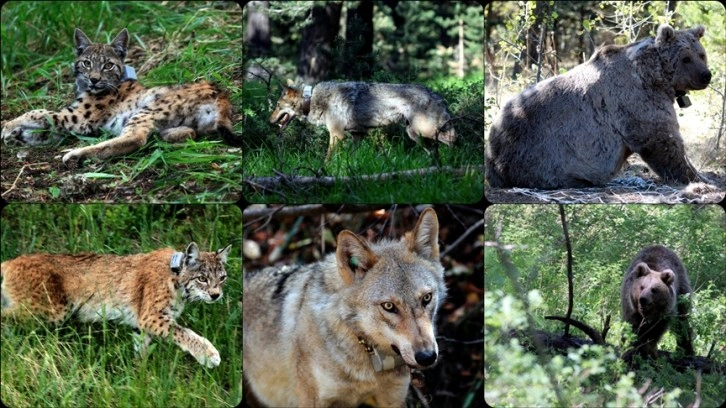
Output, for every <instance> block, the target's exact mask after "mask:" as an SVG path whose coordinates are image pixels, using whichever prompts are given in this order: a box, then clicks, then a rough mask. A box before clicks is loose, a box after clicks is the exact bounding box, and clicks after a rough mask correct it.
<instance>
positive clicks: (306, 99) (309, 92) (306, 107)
mask: <svg viewBox="0 0 726 408" xmlns="http://www.w3.org/2000/svg"><path fill="white" fill-rule="evenodd" d="M312 97H313V86H312V85H303V115H305V116H307V114H308V113H309V112H310V99H311V98H312Z"/></svg>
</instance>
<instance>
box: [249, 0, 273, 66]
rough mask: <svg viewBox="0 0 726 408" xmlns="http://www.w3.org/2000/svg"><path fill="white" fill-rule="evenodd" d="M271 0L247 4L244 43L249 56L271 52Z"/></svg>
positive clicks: (258, 55)
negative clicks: (269, 11)
mask: <svg viewBox="0 0 726 408" xmlns="http://www.w3.org/2000/svg"><path fill="white" fill-rule="evenodd" d="M269 8H270V2H269V1H251V2H249V3H248V4H247V29H246V30H245V38H244V43H245V46H246V47H247V55H246V57H248V58H256V57H261V56H265V55H269V54H270V16H269V14H268V10H269Z"/></svg>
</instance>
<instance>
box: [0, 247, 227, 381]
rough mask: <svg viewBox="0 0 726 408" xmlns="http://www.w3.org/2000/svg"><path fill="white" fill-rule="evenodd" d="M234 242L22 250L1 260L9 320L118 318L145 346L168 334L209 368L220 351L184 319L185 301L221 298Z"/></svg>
mask: <svg viewBox="0 0 726 408" xmlns="http://www.w3.org/2000/svg"><path fill="white" fill-rule="evenodd" d="M231 247H232V246H231V245H229V246H227V247H226V248H224V249H220V250H218V251H217V252H200V251H199V248H198V247H197V244H195V243H194V242H192V243H190V244H189V245H188V246H187V248H186V251H184V252H183V253H182V252H175V251H174V250H173V249H171V248H166V249H160V250H157V251H154V252H150V253H146V254H137V255H128V256H118V255H99V254H88V253H86V254H79V255H50V254H30V255H21V256H19V257H17V258H15V259H12V260H10V261H6V262H3V263H2V264H1V265H0V274H2V276H3V282H2V304H3V310H2V317H3V320H5V319H8V318H11V319H13V320H16V321H17V320H23V319H27V318H28V317H36V318H40V319H43V320H46V321H49V322H51V323H53V324H58V323H61V322H62V321H63V320H64V319H65V318H66V317H67V316H68V315H71V314H72V315H75V316H77V317H78V318H79V319H80V320H81V321H101V320H108V321H111V320H116V321H119V322H121V323H123V324H127V325H129V326H131V327H134V328H136V329H138V330H140V331H141V332H142V334H143V335H142V336H143V344H142V347H141V350H140V351H142V352H144V351H145V349H146V346H148V345H149V343H150V341H151V337H150V336H149V334H153V335H155V336H159V337H163V338H167V337H171V339H172V340H173V342H174V343H175V344H176V345H178V346H179V347H180V348H181V349H182V350H184V351H187V352H189V353H190V354H191V355H192V356H194V358H196V359H197V361H198V362H199V363H200V364H202V365H204V366H207V367H209V368H213V367H216V366H218V365H219V363H220V362H221V358H220V356H219V352H218V351H217V349H216V348H214V346H213V345H212V343H211V342H210V341H209V340H207V339H205V338H204V337H202V336H200V335H198V334H196V333H194V332H193V331H192V330H190V329H188V328H186V327H182V326H179V325H178V324H177V323H176V319H177V317H179V315H180V314H181V312H182V310H183V309H184V303H185V302H194V301H198V300H202V301H204V302H206V303H212V302H215V301H217V300H219V299H221V297H222V284H223V283H224V281H225V280H226V278H227V272H226V271H225V269H224V264H225V263H226V262H227V255H228V254H229V251H230V248H231Z"/></svg>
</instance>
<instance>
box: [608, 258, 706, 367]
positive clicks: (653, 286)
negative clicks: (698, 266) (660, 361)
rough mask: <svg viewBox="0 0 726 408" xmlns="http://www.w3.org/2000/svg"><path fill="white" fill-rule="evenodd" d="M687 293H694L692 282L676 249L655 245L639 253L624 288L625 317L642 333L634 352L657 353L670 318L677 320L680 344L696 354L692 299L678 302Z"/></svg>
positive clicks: (674, 324)
mask: <svg viewBox="0 0 726 408" xmlns="http://www.w3.org/2000/svg"><path fill="white" fill-rule="evenodd" d="M687 293H691V284H690V282H688V276H687V275H686V268H684V267H683V263H681V260H680V259H679V258H678V255H676V254H675V253H674V252H673V251H671V250H670V249H668V248H666V247H664V246H662V245H653V246H649V247H646V248H644V249H642V250H641V251H640V252H639V253H638V254H637V255H636V256H635V259H634V260H633V262H632V263H631V264H630V267H629V268H628V271H627V272H626V273H625V276H624V278H623V285H622V287H621V289H620V303H621V306H622V316H623V320H624V321H626V322H628V323H630V324H631V325H632V327H633V331H634V332H635V333H636V334H637V336H638V339H637V340H636V342H635V345H634V347H633V352H637V353H640V354H641V355H643V356H649V357H656V356H657V354H658V341H659V340H660V338H661V336H663V334H664V333H665V331H666V330H667V329H668V323H669V320H674V322H673V324H672V327H671V331H672V332H673V334H674V335H675V336H676V339H677V344H678V348H679V349H681V350H682V351H683V352H684V353H685V354H686V355H693V342H692V340H691V330H690V327H689V326H688V320H687V316H688V312H689V306H688V301H682V302H677V297H678V296H680V295H685V294H687ZM673 318H675V319H673ZM629 353H630V355H631V354H632V352H629ZM627 355H629V354H628V353H626V356H627Z"/></svg>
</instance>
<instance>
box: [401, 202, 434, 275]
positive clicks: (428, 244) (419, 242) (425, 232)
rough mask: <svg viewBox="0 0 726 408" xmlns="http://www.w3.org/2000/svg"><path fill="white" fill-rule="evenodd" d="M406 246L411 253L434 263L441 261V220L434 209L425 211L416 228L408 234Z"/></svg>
mask: <svg viewBox="0 0 726 408" xmlns="http://www.w3.org/2000/svg"><path fill="white" fill-rule="evenodd" d="M404 239H405V240H406V245H407V247H408V249H409V250H410V251H411V252H414V253H417V254H419V255H420V256H422V257H424V258H426V259H428V260H430V261H434V262H438V261H439V219H438V218H437V217H436V211H434V209H433V208H427V209H425V210H424V211H423V212H422V213H421V215H420V216H419V217H418V222H416V227H415V228H414V229H413V231H411V232H409V233H407V234H406V236H405V238H404Z"/></svg>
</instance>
